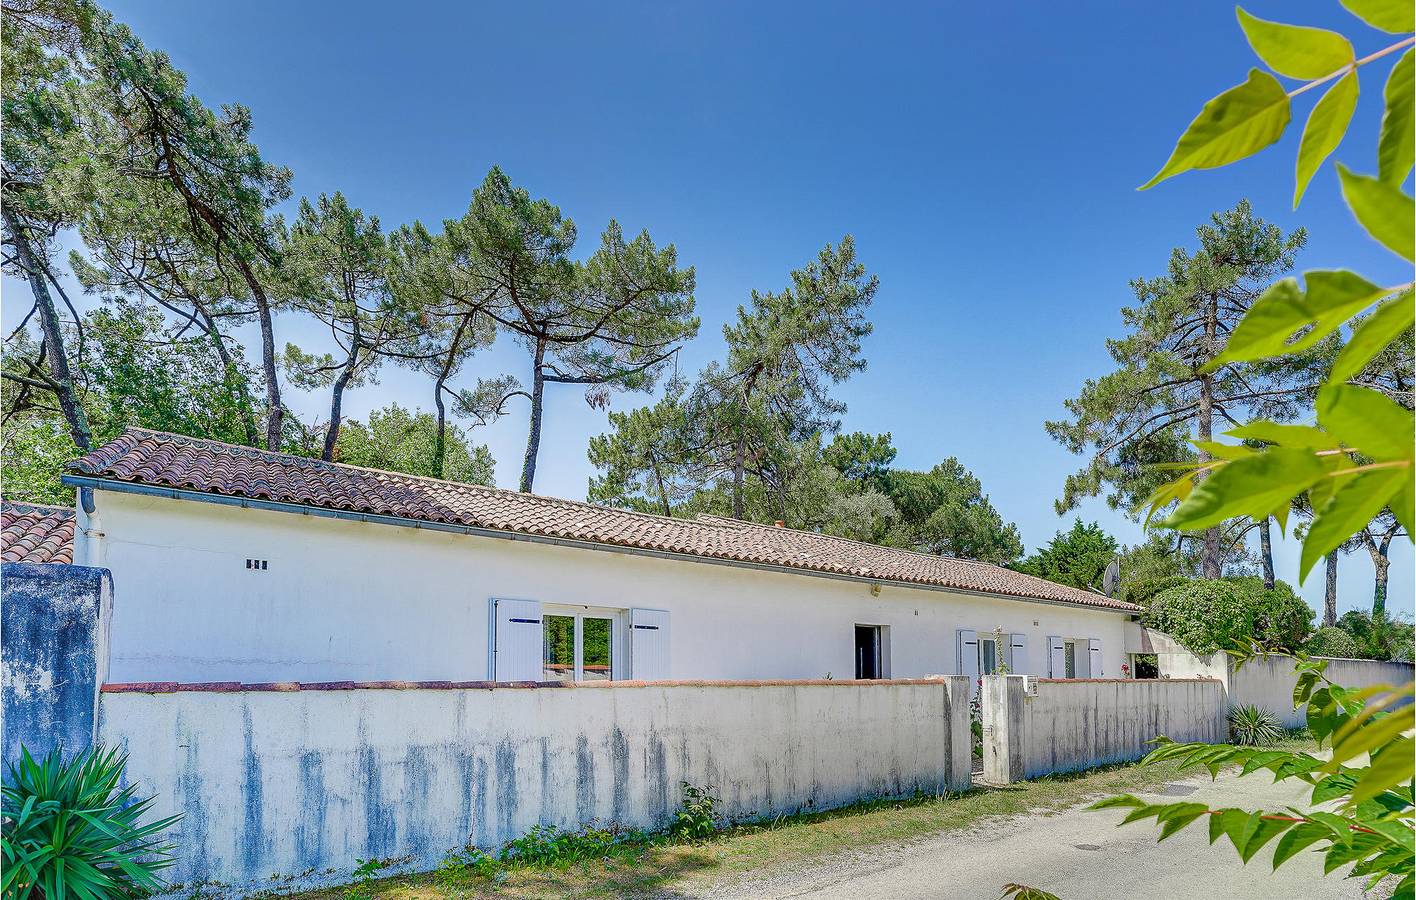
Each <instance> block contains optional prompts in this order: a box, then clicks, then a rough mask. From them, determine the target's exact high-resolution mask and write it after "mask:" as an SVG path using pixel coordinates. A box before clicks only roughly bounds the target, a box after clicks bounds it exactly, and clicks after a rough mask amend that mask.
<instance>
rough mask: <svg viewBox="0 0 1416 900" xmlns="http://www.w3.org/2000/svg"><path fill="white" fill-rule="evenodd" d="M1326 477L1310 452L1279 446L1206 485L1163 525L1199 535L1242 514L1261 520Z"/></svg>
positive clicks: (1230, 465)
mask: <svg viewBox="0 0 1416 900" xmlns="http://www.w3.org/2000/svg"><path fill="white" fill-rule="evenodd" d="M1326 474H1327V469H1325V468H1324V467H1323V464H1322V462H1321V461H1320V460H1319V458H1318V457H1317V456H1315V455H1314V454H1313V453H1312V452H1310V451H1308V450H1285V449H1282V448H1279V449H1276V450H1269V451H1268V452H1266V453H1258V454H1255V455H1253V456H1250V457H1247V458H1245V459H1240V460H1235V461H1234V462H1231V463H1227V464H1225V465H1224V466H1222V467H1221V468H1218V469H1216V470H1215V471H1214V472H1213V473H1211V474H1210V476H1209V477H1208V478H1206V479H1205V480H1204V481H1202V482H1200V483H1199V484H1198V485H1197V486H1196V487H1195V489H1194V491H1192V492H1191V494H1190V496H1189V498H1188V499H1187V500H1186V501H1185V502H1184V503H1182V504H1180V506H1179V507H1178V508H1177V509H1176V510H1175V512H1173V513H1171V514H1170V517H1169V518H1167V519H1166V520H1165V521H1164V522H1162V523H1161V525H1162V527H1165V528H1174V529H1177V530H1180V531H1198V530H1200V529H1202V528H1209V527H1210V526H1212V525H1218V524H1220V523H1221V522H1224V521H1226V520H1228V519H1233V518H1236V517H1238V516H1252V517H1253V518H1255V519H1261V518H1263V517H1264V516H1268V515H1272V513H1273V511H1274V510H1275V509H1276V508H1278V507H1279V506H1280V505H1282V504H1283V503H1285V502H1287V501H1288V500H1290V499H1292V498H1293V497H1296V496H1297V495H1298V494H1301V493H1302V492H1303V491H1305V490H1307V489H1308V487H1309V486H1310V485H1312V484H1313V483H1314V482H1316V481H1318V480H1319V479H1321V478H1323V477H1324V476H1325V475H1326Z"/></svg>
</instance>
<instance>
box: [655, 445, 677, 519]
mask: <svg viewBox="0 0 1416 900" xmlns="http://www.w3.org/2000/svg"><path fill="white" fill-rule="evenodd" d="M649 456H650V459H649V465H650V468H651V470H652V471H653V473H654V481H655V483H656V484H658V486H659V504H660V506H661V508H662V509H663V510H664V515H666V516H672V515H673V514H674V511H673V508H672V507H671V506H669V489H668V488H666V487H665V486H664V473H663V472H662V471H660V469H659V460H658V459H656V458H654V455H653V454H652V453H651V454H650V455H649Z"/></svg>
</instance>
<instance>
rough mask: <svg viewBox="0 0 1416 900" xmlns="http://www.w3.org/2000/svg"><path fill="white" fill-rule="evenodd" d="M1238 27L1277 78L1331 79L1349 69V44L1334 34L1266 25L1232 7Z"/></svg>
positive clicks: (1304, 27)
mask: <svg viewBox="0 0 1416 900" xmlns="http://www.w3.org/2000/svg"><path fill="white" fill-rule="evenodd" d="M1234 11H1235V14H1236V15H1238V17H1239V27H1240V28H1242V29H1244V36H1245V37H1247V38H1248V39H1249V46H1250V47H1253V48H1254V52H1255V53H1257V54H1258V56H1259V59H1261V60H1263V61H1264V62H1266V63H1268V67H1269V68H1270V69H1273V70H1274V71H1275V72H1277V73H1278V74H1280V75H1287V76H1288V77H1289V78H1302V79H1303V80H1305V81H1308V80H1311V79H1314V78H1322V77H1323V76H1324V75H1331V74H1332V73H1333V72H1336V71H1337V70H1338V69H1340V68H1342V67H1343V66H1346V65H1351V63H1352V62H1353V60H1355V59H1356V55H1355V54H1354V53H1353V52H1352V43H1351V42H1350V41H1348V40H1347V38H1345V37H1343V36H1342V35H1340V34H1338V33H1337V32H1336V31H1328V30H1327V29H1326V28H1308V27H1306V26H1303V25H1285V24H1283V23H1282V22H1270V21H1268V20H1267V19H1260V18H1258V17H1257V16H1252V15H1250V14H1249V13H1247V12H1245V11H1244V8H1243V7H1235V10H1234Z"/></svg>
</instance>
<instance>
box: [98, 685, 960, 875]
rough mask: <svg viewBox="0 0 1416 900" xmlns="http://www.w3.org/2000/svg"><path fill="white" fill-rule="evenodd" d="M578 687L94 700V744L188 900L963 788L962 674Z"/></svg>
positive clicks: (222, 692) (144, 688)
mask: <svg viewBox="0 0 1416 900" xmlns="http://www.w3.org/2000/svg"><path fill="white" fill-rule="evenodd" d="M592 685H593V686H591V685H585V686H577V687H573V688H565V687H560V686H556V687H515V686H507V685H501V686H497V687H495V688H493V687H492V686H490V685H486V686H484V687H481V688H460V687H448V688H432V687H425V688H410V689H390V688H360V687H353V686H350V687H348V688H347V689H344V688H340V687H339V686H338V685H337V684H336V685H332V686H326V687H323V688H321V689H308V688H306V689H299V690H296V689H294V688H295V687H296V686H295V685H266V686H250V687H251V688H252V689H246V688H245V687H243V686H242V685H232V684H210V685H203V686H194V687H200V688H201V689H196V690H188V689H179V688H178V687H177V686H174V685H170V684H169V685H163V684H142V685H110V687H109V689H108V690H107V691H105V693H104V694H103V701H102V704H101V706H100V716H99V718H100V723H99V729H100V735H101V736H102V739H103V741H104V742H105V743H107V744H109V745H111V746H115V747H121V748H122V749H124V750H126V751H128V752H129V754H130V756H129V762H128V777H129V778H130V779H131V780H132V781H133V782H135V783H136V784H137V785H138V788H139V792H140V793H141V794H142V795H144V796H147V795H152V796H154V797H155V798H156V799H155V800H154V807H153V811H152V814H153V815H154V816H165V815H169V814H173V813H181V814H182V820H181V822H179V823H178V824H177V825H176V826H175V827H174V828H173V830H172V832H171V834H170V837H171V839H172V840H173V842H174V843H175V844H176V845H177V847H178V848H179V849H178V861H177V865H176V866H175V867H174V868H173V869H172V870H171V871H170V872H168V873H166V875H167V877H168V878H169V880H170V881H171V882H173V883H174V884H173V885H172V889H173V892H174V893H179V892H180V894H181V895H182V896H186V895H187V894H189V893H191V892H192V891H193V890H195V889H197V888H199V887H200V889H201V890H202V892H203V894H204V895H210V896H221V895H231V896H242V895H246V894H249V893H251V892H253V891H265V890H273V889H279V890H282V891H283V890H290V889H296V888H303V887H317V886H320V885H322V884H328V883H332V882H338V881H347V880H348V879H349V876H350V873H351V872H352V871H353V869H354V867H355V866H356V865H358V861H359V860H361V859H372V858H378V859H384V860H387V859H394V860H397V863H396V864H395V865H394V866H393V867H392V868H391V869H390V873H392V872H397V871H403V870H408V869H431V868H434V867H435V866H437V865H438V863H439V861H440V860H441V859H442V858H443V856H444V854H445V853H446V852H447V851H448V850H451V849H454V848H459V847H463V846H465V845H466V844H468V843H472V844H476V845H477V846H480V847H484V848H496V847H498V846H499V845H501V844H502V843H503V842H505V841H508V840H510V839H512V838H515V837H519V836H521V835H523V834H525V833H526V832H527V831H528V830H530V829H531V828H532V827H534V826H536V825H538V824H552V825H558V826H561V827H567V828H571V827H575V826H577V825H579V824H582V823H585V822H589V821H592V820H599V821H600V822H601V823H611V822H613V823H617V824H620V825H624V826H629V827H636V828H663V827H665V826H666V825H668V824H669V822H670V820H671V818H672V816H673V814H674V812H675V811H676V810H677V808H678V806H679V803H680V799H681V788H680V782H684V781H686V782H689V783H690V784H693V785H696V786H698V787H705V788H710V789H711V790H712V792H713V794H714V795H716V796H717V797H718V798H719V801H720V806H719V810H720V811H721V812H722V813H723V814H724V815H726V816H728V817H731V818H734V819H755V818H758V817H771V816H775V815H779V814H785V813H792V812H796V811H798V810H819V809H827V808H831V807H835V806H841V805H843V804H847V803H850V802H852V801H855V800H859V799H861V798H864V797H880V796H910V795H913V794H915V793H919V792H925V793H930V794H933V793H938V792H941V791H948V790H964V789H967V787H968V785H969V781H970V775H969V754H970V746H971V745H970V741H969V730H968V729H969V712H968V707H969V703H968V696H969V682H968V679H967V678H966V677H964V676H960V675H952V676H948V677H944V678H939V679H935V680H929V681H922V680H921V681H879V682H862V681H829V682H740V683H732V682H726V683H724V682H717V683H715V682H599V683H592ZM176 884H180V885H181V887H180V888H178V887H176V886H175V885H176Z"/></svg>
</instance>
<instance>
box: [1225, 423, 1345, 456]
mask: <svg viewBox="0 0 1416 900" xmlns="http://www.w3.org/2000/svg"><path fill="white" fill-rule="evenodd" d="M1225 434H1227V435H1229V436H1230V437H1236V438H1241V439H1243V440H1247V441H1263V442H1264V443H1265V444H1273V445H1274V446H1275V447H1290V448H1295V447H1296V448H1301V449H1303V450H1336V449H1337V448H1338V446H1339V444H1338V441H1337V439H1336V438H1334V437H1333V436H1332V435H1330V434H1328V433H1327V432H1326V431H1323V430H1322V429H1321V428H1314V427H1313V426H1311V425H1290V424H1286V423H1280V422H1270V421H1269V420H1267V419H1259V420H1257V421H1254V422H1248V423H1246V424H1244V425H1240V426H1239V427H1238V428H1234V429H1231V430H1229V431H1226V432H1225Z"/></svg>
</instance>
